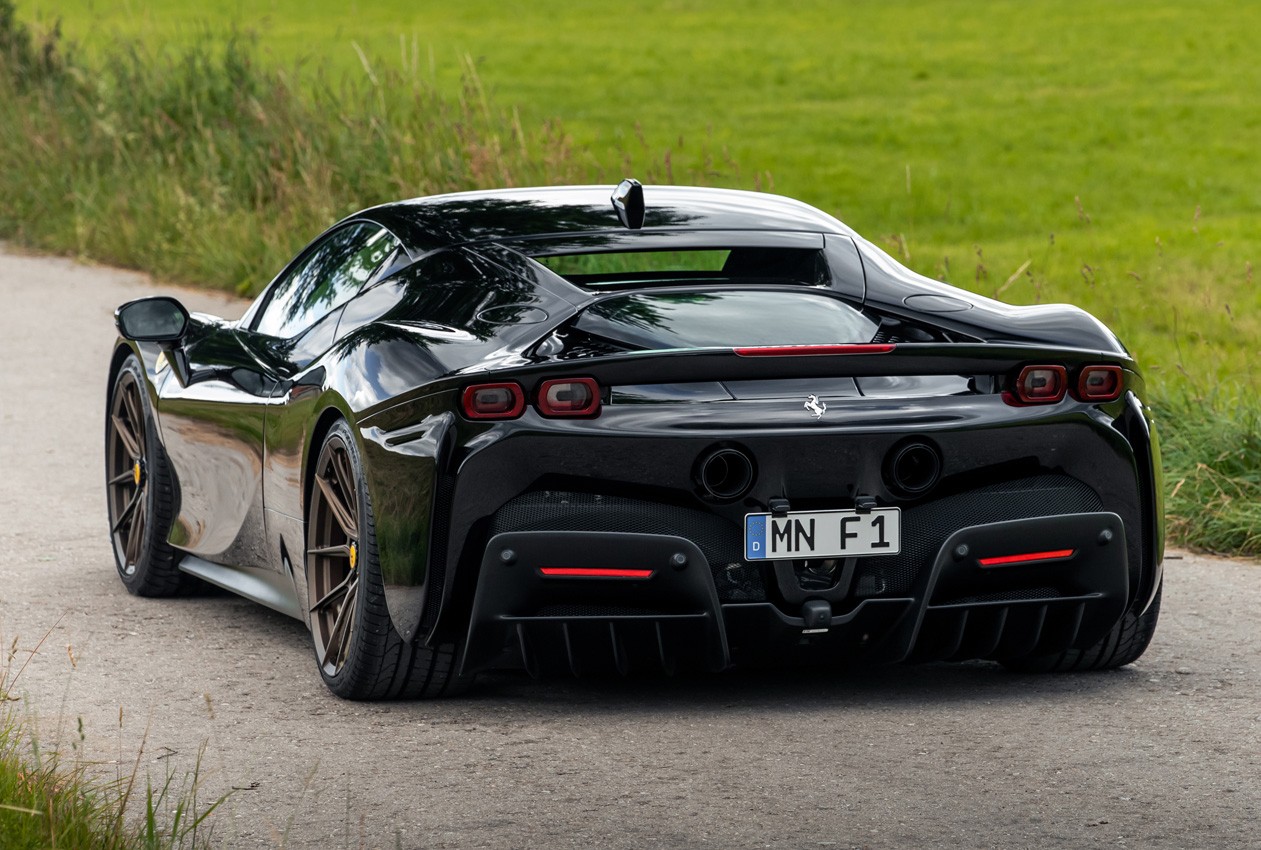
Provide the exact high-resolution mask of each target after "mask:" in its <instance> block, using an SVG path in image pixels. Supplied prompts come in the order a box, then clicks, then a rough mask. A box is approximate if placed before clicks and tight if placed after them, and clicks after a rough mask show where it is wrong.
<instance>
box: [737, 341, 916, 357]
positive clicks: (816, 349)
mask: <svg viewBox="0 0 1261 850" xmlns="http://www.w3.org/2000/svg"><path fill="white" fill-rule="evenodd" d="M895 348H897V346H896V345H894V344H893V343H863V344H861V345H755V346H752V347H748V348H737V349H734V350H735V352H736V354H738V355H740V356H741V357H811V356H815V355H819V354H888V353H889V352H890V351H892V350H893V349H895Z"/></svg>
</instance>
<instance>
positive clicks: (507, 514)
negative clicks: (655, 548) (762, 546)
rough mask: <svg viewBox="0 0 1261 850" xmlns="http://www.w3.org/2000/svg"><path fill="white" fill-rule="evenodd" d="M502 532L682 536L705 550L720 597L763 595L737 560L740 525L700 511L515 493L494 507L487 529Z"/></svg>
mask: <svg viewBox="0 0 1261 850" xmlns="http://www.w3.org/2000/svg"><path fill="white" fill-rule="evenodd" d="M508 531H611V532H620V533H622V534H669V535H674V536H676V537H682V538H685V539H687V540H690V541H692V542H693V543H695V544H696V546H697V547H698V548H699V549H700V550H701V552H702V553H703V554H704V555H705V559H706V560H707V561H708V562H709V567H710V570H711V571H712V572H713V575H714V584H715V585H716V586H717V588H718V598H719V599H720V600H722V601H723V602H760V601H762V600H764V599H765V598H766V591H765V588H764V586H763V584H762V577H761V572H760V571H759V569H758V568H757V567H756V566H753V565H751V564H747V563H745V562H744V560H743V558H744V553H743V552H741V551H740V545H741V541H742V540H743V537H742V535H741V531H740V527H739V526H738V525H736V524H735V523H731V522H728V521H727V520H725V519H722V518H721V517H718V516H714V515H713V514H708V513H705V512H703V511H698V510H693V509H691V508H681V507H677V506H675V505H662V504H658V503H656V502H644V501H640V500H638V499H626V498H623V497H621V496H601V495H595V494H591V493H566V492H559V491H552V490H547V491H542V492H537V493H526V494H524V495H522V496H518V497H517V498H515V499H513V500H512V501H511V502H508V503H507V504H506V505H504V506H503V507H502V508H500V509H499V511H498V513H496V514H495V519H494V522H493V523H492V525H491V534H502V533H504V532H508Z"/></svg>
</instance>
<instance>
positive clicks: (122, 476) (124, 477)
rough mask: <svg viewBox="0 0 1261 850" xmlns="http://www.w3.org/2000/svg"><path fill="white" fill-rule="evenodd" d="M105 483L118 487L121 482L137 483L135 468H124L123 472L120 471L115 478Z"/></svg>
mask: <svg viewBox="0 0 1261 850" xmlns="http://www.w3.org/2000/svg"><path fill="white" fill-rule="evenodd" d="M105 483H106V484H108V485H109V486H110V487H117V486H118V485H119V484H131V485H133V486H134V485H135V483H136V473H135V470H132V469H124V470H123V471H122V472H120V473H118V474H117V475H115V476H114V477H113V478H111V479H110V480H109V481H106V482H105Z"/></svg>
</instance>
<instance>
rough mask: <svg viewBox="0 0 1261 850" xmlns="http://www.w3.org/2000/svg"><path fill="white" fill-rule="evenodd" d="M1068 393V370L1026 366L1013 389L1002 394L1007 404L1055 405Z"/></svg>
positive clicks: (1061, 367) (1060, 367) (1054, 367)
mask: <svg viewBox="0 0 1261 850" xmlns="http://www.w3.org/2000/svg"><path fill="white" fill-rule="evenodd" d="M1067 391H1068V370H1067V369H1065V368H1064V367H1063V366H1026V367H1025V368H1023V369H1021V370H1020V377H1018V378H1016V385H1015V387H1014V388H1013V389H1012V390H1011V391H1010V392H1007V393H1004V394H1003V399H1004V400H1005V401H1006V402H1007V403H1008V404H1016V405H1021V404H1055V403H1056V402H1057V401H1062V400H1063V398H1064V394H1065V393H1066V392H1067Z"/></svg>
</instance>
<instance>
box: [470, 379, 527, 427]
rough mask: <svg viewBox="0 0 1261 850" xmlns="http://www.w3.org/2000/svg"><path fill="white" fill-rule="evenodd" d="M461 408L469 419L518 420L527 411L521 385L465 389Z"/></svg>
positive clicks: (485, 385) (512, 384)
mask: <svg viewBox="0 0 1261 850" xmlns="http://www.w3.org/2000/svg"><path fill="white" fill-rule="evenodd" d="M460 406H461V407H462V408H463V409H464V415H465V416H467V417H468V418H469V419H516V418H517V417H518V416H520V415H521V414H522V413H523V412H524V411H525V392H524V391H522V389H521V386H520V385H519V384H514V383H502V384H474V385H473V386H471V387H465V388H464V394H463V395H462V396H461V397H460Z"/></svg>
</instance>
